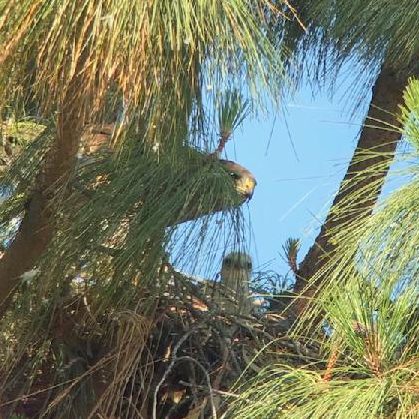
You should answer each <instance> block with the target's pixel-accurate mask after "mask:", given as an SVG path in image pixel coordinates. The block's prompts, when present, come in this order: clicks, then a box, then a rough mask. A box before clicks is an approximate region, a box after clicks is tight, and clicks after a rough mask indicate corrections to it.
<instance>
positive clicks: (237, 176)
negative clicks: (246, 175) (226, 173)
mask: <svg viewBox="0 0 419 419" xmlns="http://www.w3.org/2000/svg"><path fill="white" fill-rule="evenodd" d="M230 176H231V177H232V178H233V179H234V180H237V179H240V175H239V174H237V173H236V172H230Z"/></svg>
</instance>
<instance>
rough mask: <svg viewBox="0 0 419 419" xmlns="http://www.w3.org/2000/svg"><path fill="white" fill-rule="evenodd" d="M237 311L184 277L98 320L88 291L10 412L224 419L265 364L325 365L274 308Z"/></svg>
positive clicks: (66, 310)
mask: <svg viewBox="0 0 419 419" xmlns="http://www.w3.org/2000/svg"><path fill="white" fill-rule="evenodd" d="M234 304H235V302H234V300H232V302H231V306H229V307H226V306H225V304H224V306H223V307H220V306H219V304H217V302H215V301H213V300H212V298H211V295H209V294H208V293H207V292H205V291H204V290H203V287H202V285H201V284H194V283H193V282H192V281H191V280H190V278H186V277H185V276H184V275H182V274H180V273H178V272H175V271H173V274H172V280H171V281H170V283H169V284H167V285H166V286H165V288H164V289H163V290H162V293H161V296H160V297H158V298H157V299H156V301H155V304H154V306H153V307H151V308H150V310H126V311H124V312H119V313H109V314H108V315H104V316H103V317H102V318H101V319H95V320H94V321H93V320H92V319H91V315H90V314H89V308H88V307H87V306H86V304H85V297H84V296H83V295H82V294H75V295H72V296H71V297H70V296H69V297H66V299H65V300H63V301H62V304H60V309H59V310H57V311H56V312H55V314H54V317H53V318H52V320H51V322H50V328H49V332H48V333H49V335H50V336H51V337H53V338H52V339H51V344H50V346H49V347H48V349H45V354H44V357H43V362H42V363H41V365H38V366H37V372H36V374H34V377H33V378H32V384H31V386H30V388H26V391H25V392H24V394H23V393H22V387H20V388H19V382H18V381H16V382H15V385H14V386H13V387H10V388H9V390H8V392H7V395H6V397H5V396H3V400H15V403H9V404H6V407H7V409H6V410H3V412H7V415H10V414H11V412H14V413H19V414H23V415H24V416H23V417H25V418H35V417H39V416H40V413H41V412H45V416H44V417H54V418H55V417H85V416H86V417H89V413H91V412H95V413H94V414H93V416H91V417H98V418H100V417H106V418H111V417H112V418H168V419H169V418H173V419H174V418H189V419H192V418H201V417H202V418H205V417H217V414H218V415H219V414H220V412H223V411H225V409H226V407H227V405H228V402H229V400H231V398H234V397H236V396H235V389H236V388H237V386H238V385H239V384H240V383H243V382H246V381H247V380H248V379H249V378H251V377H252V376H254V375H255V374H257V373H258V372H259V371H260V370H261V369H262V368H264V367H265V366H267V365H271V364H273V363H283V364H287V365H300V366H302V365H309V364H312V363H313V361H318V359H319V348H318V347H316V346H313V345H312V344H308V343H305V342H301V341H297V340H295V339H292V338H291V337H290V336H289V334H288V331H289V329H290V327H291V325H292V319H290V318H287V317H285V316H284V315H281V314H278V313H272V312H269V311H266V310H265V311H263V310H262V311H260V312H258V313H251V314H248V315H242V314H240V313H238V312H237V310H234ZM139 307H140V305H139ZM147 311H148V313H149V314H147ZM140 312H141V314H139V313H140ZM58 353H59V355H58ZM27 356H28V357H30V355H29V354H27ZM58 356H60V357H61V358H60V359H61V364H60V366H59V367H58V366H57V362H56V360H57V358H58ZM21 378H22V379H23V377H21ZM26 378H27V377H26ZM76 405H78V406H79V407H81V406H84V408H85V411H84V412H81V411H80V410H77V409H76V410H74V409H75V406H76ZM70 406H71V407H70ZM60 410H61V412H60ZM62 412H66V413H65V414H63V413H62ZM71 412H73V413H71ZM76 412H77V413H76ZM3 414H6V413H3ZM7 415H6V417H9V416H7ZM77 415H78V416H77ZM95 415H96V416H95Z"/></svg>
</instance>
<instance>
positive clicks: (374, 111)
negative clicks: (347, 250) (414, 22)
mask: <svg viewBox="0 0 419 419" xmlns="http://www.w3.org/2000/svg"><path fill="white" fill-rule="evenodd" d="M406 84H407V78H406V77H398V74H397V73H396V72H394V71H392V70H391V69H388V68H383V69H382V71H381V73H380V75H379V76H378V78H377V80H376V82H375V84H374V87H373V89H372V100H371V103H370V107H369V110H368V114H367V118H366V121H365V125H364V127H363V129H362V132H361V135H360V138H359V140H358V144H357V147H356V149H355V152H354V155H353V157H352V160H351V162H350V164H349V168H348V170H347V172H346V175H345V177H344V179H343V181H342V183H341V185H340V188H339V191H338V193H337V195H336V197H335V199H334V201H333V204H332V206H331V209H330V210H329V213H328V215H327V217H326V221H325V222H324V223H323V225H322V227H321V230H320V233H319V234H318V236H317V238H316V240H315V242H314V244H313V245H312V247H311V248H310V249H309V251H308V253H307V255H306V256H305V258H304V260H303V262H302V263H301V264H300V267H299V269H298V271H297V275H296V278H297V280H296V283H295V287H294V291H295V292H296V293H298V294H300V293H302V294H301V297H302V298H298V299H297V301H295V308H294V310H295V312H296V314H297V315H298V314H300V313H302V312H303V311H304V309H305V308H306V306H307V304H308V302H309V300H310V298H311V297H313V295H314V294H315V293H316V290H317V288H318V287H319V285H320V282H321V279H319V281H318V282H317V283H316V284H311V285H310V286H309V287H306V286H307V281H308V280H309V279H310V278H312V277H313V275H314V274H315V273H316V272H318V271H319V270H320V269H321V268H322V267H323V266H324V264H325V263H326V262H327V260H328V256H329V255H331V253H332V252H333V250H334V246H333V244H332V243H331V241H330V237H329V234H328V232H329V231H330V230H334V229H336V228H339V226H342V227H344V226H345V225H347V223H348V222H352V221H353V220H358V221H359V220H361V219H362V218H367V217H369V216H370V215H371V213H372V210H373V208H374V205H375V204H376V202H377V200H378V197H379V195H380V192H381V189H382V186H383V184H384V181H385V178H386V175H387V173H388V170H389V167H390V165H391V163H392V161H393V158H394V153H395V150H396V146H397V143H398V141H399V139H400V137H401V135H400V132H398V131H397V129H396V128H390V127H389V125H388V124H390V125H391V126H393V127H400V123H399V121H398V119H397V113H398V110H399V104H401V103H402V101H403V91H404V88H405V87H406ZM379 121H382V122H379ZM368 125H373V126H374V128H372V127H369V126H368ZM377 127H379V128H377ZM366 157H367V158H366ZM377 164H379V165H380V167H381V169H380V170H379V171H377V172H375V173H368V175H367V176H362V175H360V173H361V174H362V173H363V172H364V173H365V171H367V170H368V168H370V167H371V166H375V165H377ZM355 176H358V178H357V181H356V182H353V180H354V177H355ZM351 181H352V182H353V183H352V184H351V183H349V184H348V182H351ZM365 187H367V189H368V195H367V194H365V193H364V194H363V193H362V192H361V191H362V188H365ZM354 192H357V193H359V194H360V195H359V197H358V199H357V201H356V202H355V203H354V202H351V203H350V204H346V203H345V201H344V200H345V199H347V198H348V196H350V195H351V194H352V193H354ZM338 205H339V206H340V213H341V214H342V213H343V214H344V215H343V216H342V215H341V216H339V217H336V215H335V212H334V209H335V208H336V207H337V206H338ZM349 205H350V208H349ZM346 208H348V209H349V210H348V211H346V213H345V209H346Z"/></svg>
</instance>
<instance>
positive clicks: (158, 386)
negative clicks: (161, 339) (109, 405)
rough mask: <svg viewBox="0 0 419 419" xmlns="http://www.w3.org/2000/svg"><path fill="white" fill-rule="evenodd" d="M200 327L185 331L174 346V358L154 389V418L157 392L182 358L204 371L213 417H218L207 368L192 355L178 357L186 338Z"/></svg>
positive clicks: (155, 415)
mask: <svg viewBox="0 0 419 419" xmlns="http://www.w3.org/2000/svg"><path fill="white" fill-rule="evenodd" d="M199 328H200V327H195V328H193V329H191V330H189V332H187V333H185V334H184V335H183V336H182V337H181V338H180V339H179V342H178V343H177V344H176V346H175V347H174V348H173V354H172V360H171V361H170V364H169V366H168V367H167V369H166V371H165V372H164V374H163V377H162V378H161V380H160V381H159V382H158V383H157V385H156V388H155V389H154V395H153V419H157V394H158V392H159V390H160V387H161V386H162V385H163V383H164V382H165V381H166V379H167V377H168V375H169V374H170V372H171V371H172V370H173V367H174V366H175V364H176V362H178V361H182V360H189V361H191V362H193V363H195V364H196V365H198V367H199V368H200V369H201V370H202V371H203V372H204V375H205V378H206V380H207V383H208V388H209V392H210V393H209V394H210V401H211V406H212V414H213V418H214V419H217V412H216V409H215V405H214V397H213V393H212V387H211V379H210V377H209V375H208V373H207V371H206V369H205V368H204V367H203V366H202V365H201V364H200V363H199V362H198V361H197V360H195V359H193V358H192V357H190V356H181V357H177V352H178V351H179V349H180V347H181V346H182V345H183V343H184V342H185V341H186V339H188V337H189V336H190V335H191V334H192V333H194V332H196V331H197V330H198V329H199Z"/></svg>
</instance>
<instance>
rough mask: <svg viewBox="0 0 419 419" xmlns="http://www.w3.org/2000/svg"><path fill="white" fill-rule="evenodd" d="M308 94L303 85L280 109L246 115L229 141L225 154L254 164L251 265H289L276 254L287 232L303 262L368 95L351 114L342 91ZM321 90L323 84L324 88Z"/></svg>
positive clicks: (268, 267)
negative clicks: (253, 116)
mask: <svg viewBox="0 0 419 419" xmlns="http://www.w3.org/2000/svg"><path fill="white" fill-rule="evenodd" d="M351 81H353V80H351V78H350V77H349V78H348V77H347V78H346V80H345V83H344V84H343V85H342V86H341V89H340V92H341V93H339V92H338V94H336V95H335V97H334V99H333V100H331V99H330V98H329V97H328V95H327V94H326V93H323V94H321V93H320V94H318V95H316V97H315V98H314V99H313V97H312V92H311V90H310V89H309V88H307V87H304V88H302V89H301V91H300V92H299V93H298V94H297V95H296V96H295V98H294V99H293V100H292V101H289V102H286V103H284V112H282V113H278V112H273V111H272V114H271V115H270V116H269V117H268V118H266V119H265V120H258V121H255V120H253V121H246V122H245V123H244V124H243V126H242V127H241V128H240V129H239V130H238V131H237V132H236V133H235V136H234V138H233V140H232V141H231V142H230V143H229V144H228V145H227V148H226V152H227V156H228V158H230V159H232V160H235V161H237V162H239V163H240V164H242V165H244V166H245V167H247V168H248V169H249V170H251V171H252V172H253V173H254V175H255V176H256V178H257V181H258V185H257V188H256V191H255V194H254V197H253V199H252V200H251V201H250V203H249V205H248V209H246V210H247V211H249V215H250V220H251V224H252V238H251V241H250V249H251V255H252V257H253V261H254V267H255V269H256V270H274V271H277V272H279V273H281V274H285V273H286V272H287V271H288V267H287V265H286V263H285V262H284V261H283V259H282V258H281V254H282V245H283V244H284V243H285V241H286V239H287V238H289V237H295V238H300V240H301V244H302V248H301V250H300V254H299V256H300V261H301V258H303V257H304V255H305V253H306V251H307V249H308V248H309V246H310V245H311V244H312V243H313V241H314V238H315V237H316V234H317V232H318V230H319V228H320V225H321V222H322V220H323V219H324V217H325V215H326V213H327V209H328V207H329V206H330V204H331V201H332V199H333V195H334V194H335V193H336V191H337V189H338V186H339V183H340V181H341V180H342V178H343V176H344V174H345V171H346V168H347V165H348V162H349V160H350V158H351V156H352V153H353V151H354V148H355V146H356V140H357V137H358V133H359V130H360V127H361V124H362V121H363V115H364V111H365V110H366V108H367V106H368V103H369V100H370V97H365V98H363V100H362V102H363V103H362V105H364V106H363V109H359V112H356V113H355V115H352V114H351V111H352V109H349V108H348V107H347V102H345V100H344V97H343V94H342V92H345V89H346V88H347V87H348V86H349V84H350V83H351ZM325 91H326V89H325Z"/></svg>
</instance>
